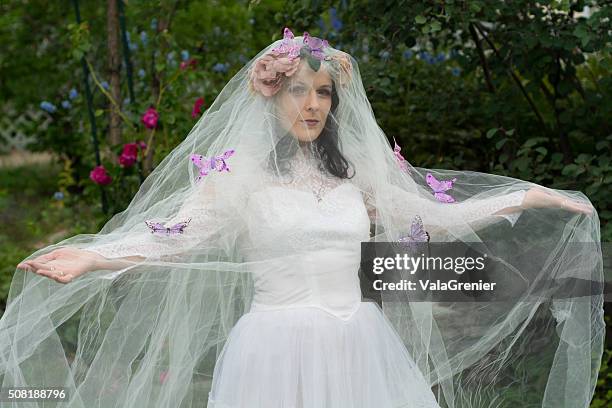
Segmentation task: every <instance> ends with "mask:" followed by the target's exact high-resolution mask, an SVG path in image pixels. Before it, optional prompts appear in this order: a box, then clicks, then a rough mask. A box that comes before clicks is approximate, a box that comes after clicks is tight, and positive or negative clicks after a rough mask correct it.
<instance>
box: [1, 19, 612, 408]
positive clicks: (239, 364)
mask: <svg viewBox="0 0 612 408" xmlns="http://www.w3.org/2000/svg"><path fill="white" fill-rule="evenodd" d="M532 210H533V211H532ZM418 241H424V242H429V243H430V244H431V245H433V244H434V243H442V242H463V243H466V244H469V243H479V244H483V245H484V246H485V248H486V251H487V255H488V256H489V257H490V258H493V259H496V260H497V261H498V263H497V264H496V268H494V269H492V270H490V271H489V270H487V273H488V275H487V277H488V278H489V279H490V280H495V281H496V282H497V283H498V285H506V287H505V288H506V290H507V291H508V292H513V293H515V295H514V297H513V298H511V299H510V300H508V299H505V300H502V301H489V302H486V301H484V302H483V301H477V299H474V298H471V300H472V301H463V302H447V301H445V302H438V301H434V302H432V301H427V302H425V301H419V300H417V299H416V298H414V297H413V294H411V293H409V292H408V291H392V292H393V293H391V291H375V290H373V289H372V285H371V283H370V282H368V280H367V278H366V275H367V272H368V271H367V267H366V266H365V265H367V263H364V257H363V251H362V249H363V248H365V247H363V248H362V243H383V242H404V243H406V242H408V243H409V242H418ZM598 245H599V221H598V218H597V213H596V212H595V211H594V209H593V207H592V206H591V204H590V202H589V201H588V199H587V198H586V197H585V196H584V195H583V194H582V193H580V192H575V191H561V190H552V189H548V188H545V187H542V186H538V185H536V184H533V183H530V182H526V181H521V180H517V179H512V178H508V177H502V176H496V175H491V174H484V173H477V172H457V171H449V170H431V169H420V168H416V167H413V166H411V165H410V164H409V163H408V161H406V160H405V159H404V158H403V157H402V155H401V153H400V150H399V147H398V146H397V145H396V147H395V149H393V148H392V147H391V146H390V144H389V142H388V140H387V138H386V136H385V134H384V133H383V131H382V130H381V129H380V128H379V127H378V125H377V122H376V119H375V117H374V114H373V112H372V109H371V107H370V104H369V102H368V100H367V97H366V94H365V90H364V88H363V84H362V82H361V77H360V75H359V70H358V68H357V64H356V62H355V60H354V59H353V58H352V57H350V56H349V55H348V54H346V53H344V52H342V51H340V50H337V49H334V48H333V47H331V46H330V45H329V44H328V43H327V41H325V40H321V39H318V38H315V37H312V36H310V35H309V34H308V33H304V35H303V36H300V37H294V35H293V34H292V33H291V31H290V30H288V29H285V31H284V38H283V39H282V40H279V41H276V42H274V43H273V44H270V45H269V46H268V47H266V48H265V49H264V50H262V51H261V52H260V53H259V54H258V55H257V56H256V57H255V58H254V59H253V60H252V61H250V62H249V63H247V64H246V66H245V67H243V68H242V69H241V70H240V72H238V73H237V74H236V75H235V76H234V77H233V78H232V79H231V80H230V81H229V83H228V84H227V86H226V87H225V88H224V89H223V90H222V92H221V93H220V95H219V96H218V98H217V99H216V100H215V102H214V103H213V105H212V106H211V107H210V109H209V110H208V111H207V112H206V113H205V114H204V115H203V117H202V118H201V119H200V120H199V121H198V123H197V124H196V126H195V127H194V128H193V129H192V131H191V132H190V133H189V135H188V136H187V137H186V138H185V140H184V141H183V142H182V143H181V144H180V145H179V146H177V147H176V148H175V149H174V150H173V151H172V152H171V153H170V154H169V155H168V156H167V157H166V158H165V159H164V160H163V161H162V162H161V163H160V164H159V165H158V166H157V167H156V169H155V170H154V171H153V173H152V174H151V175H150V176H149V177H148V178H147V179H146V180H145V182H144V183H143V185H142V186H141V188H140V190H139V191H138V193H137V194H136V196H135V197H134V198H133V200H132V202H131V203H130V205H129V206H128V208H127V209H126V210H125V211H123V212H121V213H119V214H117V215H115V216H114V217H113V218H112V219H111V220H110V221H109V222H108V223H107V224H106V225H105V226H104V228H102V230H101V231H100V232H99V233H97V234H80V235H77V236H74V237H71V238H68V239H66V240H64V241H62V242H59V243H57V244H55V245H51V246H49V247H47V248H43V249H41V250H39V251H37V252H36V253H34V254H32V255H31V256H30V257H28V258H27V259H25V260H24V261H22V262H21V263H20V264H19V265H17V270H16V271H15V276H14V278H13V281H12V284H11V290H10V295H9V300H8V304H7V309H6V312H5V314H4V316H3V317H2V319H1V320H0V375H1V376H2V387H3V389H10V388H15V387H30V388H31V389H44V388H53V387H63V388H64V389H65V390H66V394H67V396H66V397H65V399H64V400H63V401H64V402H62V403H60V405H58V406H69V407H90V406H94V405H95V406H99V407H143V406H146V407H195V406H198V407H199V406H204V400H207V401H208V403H207V406H208V407H215V408H236V407H248V408H256V407H259V408H280V407H286V408H289V407H291V408H298V407H299V408H324V407H328V408H329V407H331V408H343V407H346V408H357V407H363V408H370V407H377V408H378V407H385V408H392V407H393V408H399V407H419V408H424V407H489V406H500V405H501V406H506V405H508V404H510V403H513V402H514V403H518V404H521V405H522V406H526V405H528V404H531V405H530V406H542V407H551V406H555V407H572V408H574V407H587V406H588V405H589V402H590V399H591V397H592V395H593V391H594V384H595V380H596V378H597V372H598V369H599V364H600V358H601V354H602V342H603V330H604V325H603V309H602V296H601V295H600V294H598V293H597V292H596V293H589V294H588V296H584V295H583V296H563V297H561V296H552V295H547V296H543V295H535V293H536V292H535V289H534V288H535V283H538V284H540V286H542V285H544V286H545V289H548V290H549V291H552V292H554V288H555V287H556V286H555V283H557V282H559V280H560V279H571V278H574V279H578V278H579V279H587V280H591V281H601V280H602V269H601V254H600V250H599V246H598ZM401 277H405V276H403V275H402V276H401ZM538 290H539V289H538ZM367 293H373V297H374V299H370V298H368V297H367V296H366V295H364V294H367ZM538 293H540V292H538ZM541 293H545V291H542V292H541ZM551 323H552V324H551ZM71 330H72V331H71ZM49 398H51V397H49ZM12 401H14V400H12ZM39 401H41V400H39ZM47 401H49V400H47ZM21 403H22V402H21ZM47 403H48V402H47ZM18 404H19V402H0V406H2V407H5V406H7V407H8V406H22V405H18ZM41 404H42V403H41ZM28 406H41V405H37V404H33V405H28Z"/></svg>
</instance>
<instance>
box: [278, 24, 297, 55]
mask: <svg viewBox="0 0 612 408" xmlns="http://www.w3.org/2000/svg"><path fill="white" fill-rule="evenodd" d="M294 38H295V36H294V35H293V33H292V32H291V30H290V29H289V28H287V27H285V29H284V30H283V41H282V42H281V44H280V45H279V46H278V47H274V48H272V52H273V53H276V54H285V53H286V54H287V56H288V57H289V58H291V59H293V58H297V57H298V56H299V55H300V48H301V47H300V45H299V44H296V43H295V40H294Z"/></svg>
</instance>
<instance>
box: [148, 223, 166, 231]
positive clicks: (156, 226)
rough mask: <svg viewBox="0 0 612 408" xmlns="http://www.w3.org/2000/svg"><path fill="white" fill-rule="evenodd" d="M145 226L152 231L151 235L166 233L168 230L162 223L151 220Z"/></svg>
mask: <svg viewBox="0 0 612 408" xmlns="http://www.w3.org/2000/svg"><path fill="white" fill-rule="evenodd" d="M145 224H147V227H149V228H150V229H151V233H154V232H159V231H164V230H165V229H166V227H164V225H163V224H162V223H160V222H151V221H150V220H146V221H145Z"/></svg>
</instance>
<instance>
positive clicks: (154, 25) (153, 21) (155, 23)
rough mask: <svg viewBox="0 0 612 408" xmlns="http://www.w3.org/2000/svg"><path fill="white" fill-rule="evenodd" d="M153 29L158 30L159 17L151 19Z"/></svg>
mask: <svg viewBox="0 0 612 408" xmlns="http://www.w3.org/2000/svg"><path fill="white" fill-rule="evenodd" d="M151 30H153V31H157V19H156V18H154V19H152V20H151Z"/></svg>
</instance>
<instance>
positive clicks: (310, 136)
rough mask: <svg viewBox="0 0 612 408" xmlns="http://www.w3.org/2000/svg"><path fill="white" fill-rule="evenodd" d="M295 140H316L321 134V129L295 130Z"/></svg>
mask: <svg viewBox="0 0 612 408" xmlns="http://www.w3.org/2000/svg"><path fill="white" fill-rule="evenodd" d="M293 134H294V135H295V137H296V139H297V140H299V141H300V142H312V141H314V140H317V139H318V138H319V136H320V135H321V130H312V131H311V130H306V129H300V130H299V131H295V132H294V133H293Z"/></svg>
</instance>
